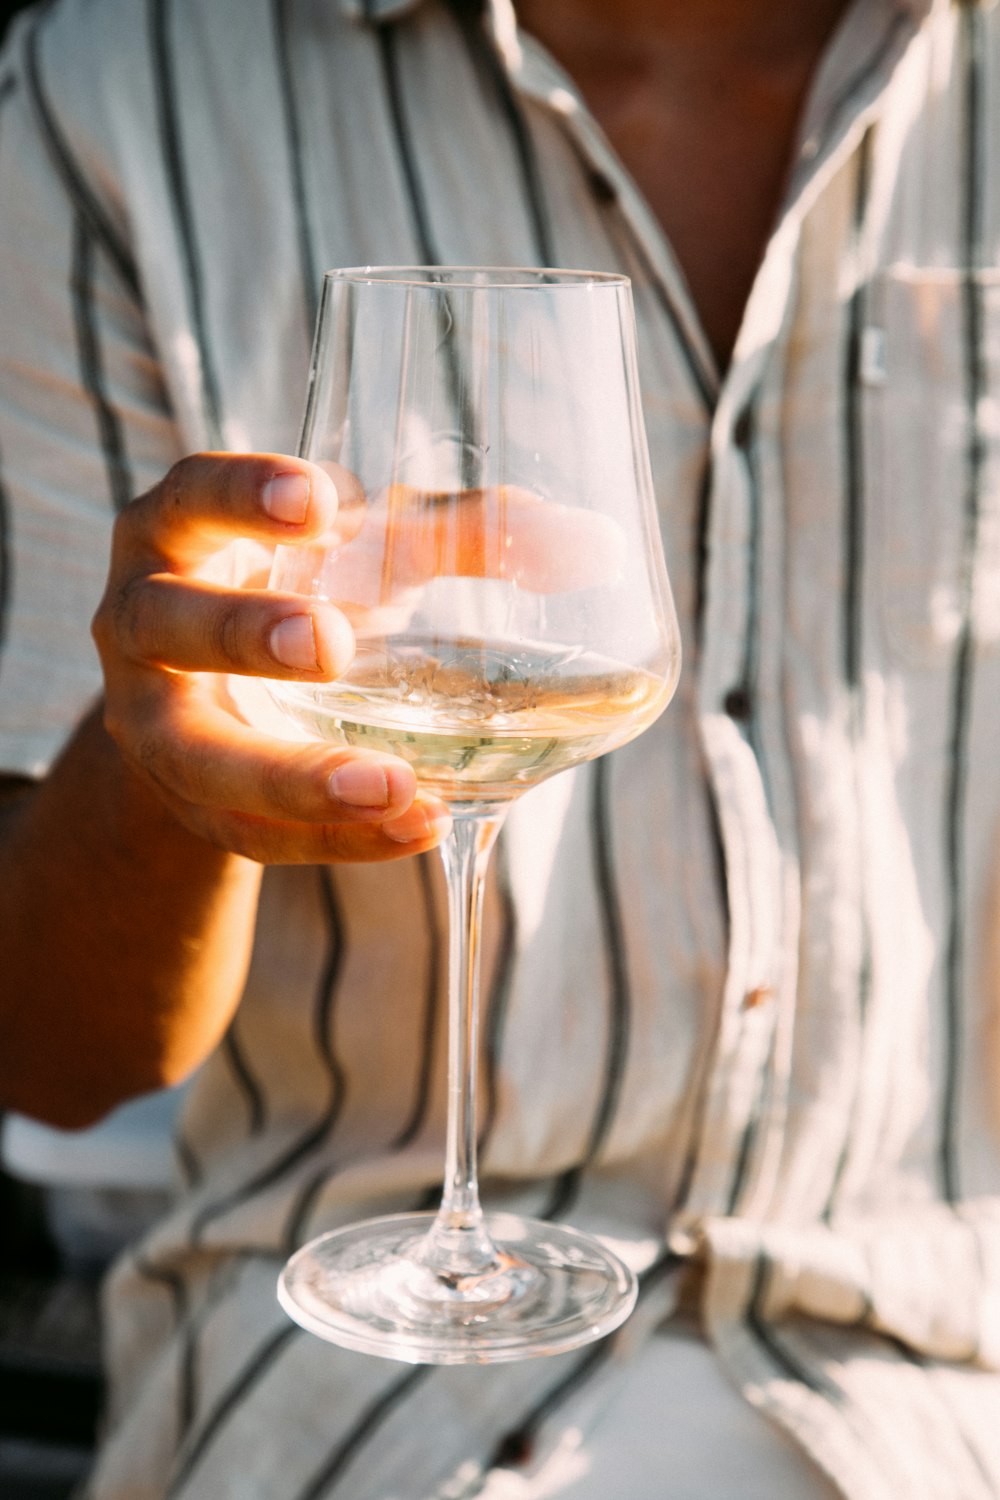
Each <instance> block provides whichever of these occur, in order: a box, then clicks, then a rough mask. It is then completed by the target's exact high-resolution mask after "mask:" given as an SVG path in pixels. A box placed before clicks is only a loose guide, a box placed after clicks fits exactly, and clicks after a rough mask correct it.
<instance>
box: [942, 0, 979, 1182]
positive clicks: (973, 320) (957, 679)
mask: <svg viewBox="0 0 1000 1500" xmlns="http://www.w3.org/2000/svg"><path fill="white" fill-rule="evenodd" d="M959 24H960V37H961V55H962V64H961V66H962V69H963V88H964V118H963V140H962V161H961V164H960V165H961V183H962V222H961V224H960V226H959V235H960V253H961V264H962V265H963V266H964V267H965V275H964V277H963V281H962V289H961V290H962V336H963V342H964V346H965V410H966V418H965V420H966V453H965V471H966V472H965V496H964V506H963V509H964V539H963V557H962V593H963V598H962V627H961V632H960V635H959V639H958V644H957V647H956V652H955V661H954V667H953V671H952V684H951V744H950V754H949V774H948V784H947V788H946V794H945V850H944V857H945V873H946V876H947V897H946V900H947V905H948V916H947V923H948V930H947V940H946V946H945V996H944V1001H945V1017H944V1020H945V1038H944V1052H945V1055H944V1083H943V1090H942V1104H941V1116H942V1118H941V1147H940V1174H941V1188H942V1192H943V1193H944V1196H945V1197H946V1198H947V1200H948V1201H949V1202H950V1203H954V1202H956V1201H957V1199H958V1198H959V1196H960V1192H961V1184H960V1170H959V1157H958V1140H957V1135H958V1114H959V1108H960V1102H961V1101H960V1073H961V1063H962V1059H961V1016H962V999H963V988H964V984H965V935H964V930H963V924H964V919H965V818H966V791H967V779H968V756H969V730H970V718H971V712H972V691H973V675H974V670H975V645H974V637H973V604H974V590H975V567H976V550H977V545H978V539H979V510H980V500H981V494H980V491H981V485H982V468H983V459H984V438H983V433H982V430H981V427H980V416H979V407H980V403H981V401H982V398H983V396H984V395H985V393H986V387H987V382H986V367H985V359H984V350H983V311H982V291H981V288H980V286H979V281H978V276H977V272H978V270H979V268H980V267H981V265H982V263H983V243H982V241H983V227H982V215H983V201H984V194H985V187H986V182H985V176H984V166H985V162H984V151H983V144H984V142H983V122H982V108H983V100H982V90H983V79H982V69H983V58H982V37H981V30H980V28H981V24H982V23H981V17H980V15H979V13H978V11H977V9H976V7H975V6H974V5H973V4H971V3H968V0H963V4H962V7H961V15H960V23H959Z"/></svg>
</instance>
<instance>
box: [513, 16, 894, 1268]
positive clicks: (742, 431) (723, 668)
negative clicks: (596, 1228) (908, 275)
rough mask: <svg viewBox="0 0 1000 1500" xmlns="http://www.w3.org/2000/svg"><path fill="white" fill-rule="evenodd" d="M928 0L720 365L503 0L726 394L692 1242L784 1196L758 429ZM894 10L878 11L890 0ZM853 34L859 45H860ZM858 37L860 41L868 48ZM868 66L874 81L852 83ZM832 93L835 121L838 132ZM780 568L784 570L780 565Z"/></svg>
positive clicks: (846, 108)
mask: <svg viewBox="0 0 1000 1500" xmlns="http://www.w3.org/2000/svg"><path fill="white" fill-rule="evenodd" d="M917 9H919V6H916V5H915V6H913V7H910V6H906V5H898V6H897V5H893V4H892V3H891V0H887V3H886V4H884V5H882V6H872V7H868V8H867V10H866V9H865V7H863V6H858V7H857V15H856V17H855V18H854V24H855V25H856V26H857V27H858V37H859V44H860V46H861V48H862V49H863V55H865V56H868V57H869V58H870V62H871V67H870V69H868V70H867V72H866V71H865V70H864V68H863V67H860V66H856V67H855V69H854V71H853V72H852V73H851V74H850V75H849V76H848V77H843V78H838V77H837V76H836V75H834V76H833V77H830V76H828V77H826V78H825V79H824V80H823V82H824V97H823V99H821V100H820V101H819V104H818V105H817V104H816V103H815V102H814V107H813V108H812V109H811V110H810V112H809V116H808V119H807V129H806V130H805V131H804V132H803V138H802V140H801V144H800V149H799V155H798V158H797V161H796V163H795V166H794V169H793V173H792V179H791V184H792V185H791V190H790V195H789V199H788V201H787V203H786V206H785V209H784V212H783V214H782V216H781V219H780V221H779V224H778V226H777V228H776V230H775V232H774V234H773V236H772V238H771V241H770V243H769V245H768V247H767V250H766V253H765V256H764V259H763V262H762V265H761V267H760V270H759V272H758V275H757V278H756V280H755V283H754V286H753V289H752V292H751V295H750V298H749V301H748V304H747V308H746V312H745V316H744V321H743V324H742V327H741V330H740V334H739V338H738V341H737V345H736V348H735V351H734V355H733V359H732V362H731V365H730V368H729V370H728V371H727V373H726V376H725V378H724V380H722V381H721V382H720V380H719V378H718V375H717V372H716V370H715V367H714V362H713V359H712V355H711V353H710V351H709V348H708V345H707V340H706V338H705V335H704V332H703V329H702V328H701V324H700V320H699V319H698V316H697V313H696V311H695V309H694V307H693V304H692V301H691V298H690V295H689V293H688V290H687V287H686V284H685V282H684V278H683V276H682V274H681V273H680V270H679V268H678V266H677V263H676V261H675V259H674V257H673V254H672V252H671V250H670V247H669V245H668V244H667V242H666V240H665V237H664V235H663V233H662V231H661V230H660V228H659V225H658V224H657V222H656V221H655V219H654V218H653V216H652V214H651V213H650V211H649V209H648V207H647V206H646V204H645V202H644V201H643V199H642V198H641V195H639V194H638V192H637V191H636V189H635V187H634V185H633V184H632V182H631V181H630V179H629V178H628V176H627V174H625V173H624V172H623V171H622V169H621V166H620V164H619V163H618V161H617V159H616V158H615V156H614V154H613V153H612V152H611V150H610V148H609V147H608V144H607V142H606V141H605V139H604V137H603V135H602V133H601V132H600V130H599V128H598V127H597V126H596V124H595V123H594V122H593V121H592V120H591V119H590V117H589V116H588V114H587V113H586V110H585V108H584V106H583V103H582V101H581V100H580V98H579V96H578V95H577V94H576V93H575V91H574V90H573V89H572V86H571V85H570V84H569V82H568V80H564V79H563V78H561V76H559V75H558V74H557V73H556V72H555V70H554V69H553V68H552V67H551V65H550V64H549V63H548V61H547V60H545V59H544V58H542V57H540V56H539V54H538V53H537V52H536V51H535V49H533V48H530V49H529V48H527V47H524V48H522V46H521V44H520V42H519V41H518V39H517V36H516V32H515V31H514V29H513V25H512V15H511V13H510V8H509V5H508V4H507V0H498V3H495V4H494V16H495V18H496V19H495V27H494V29H495V35H496V37H497V40H498V42H499V44H500V47H501V51H502V52H504V54H505V60H506V63H507V66H508V70H509V72H510V74H511V78H512V81H513V83H514V85H515V87H516V88H517V89H518V90H519V92H520V93H521V94H522V95H523V96H525V97H528V98H531V99H533V100H535V101H536V102H537V103H540V104H541V105H543V106H544V107H546V108H548V109H550V110H551V111H553V112H554V113H555V114H556V115H558V117H559V118H560V121H561V124H562V127H563V129H564V130H565V131H566V132H567V133H568V134H570V135H571V136H572V140H573V144H574V146H575V148H576V150H577V152H578V154H579V155H580V157H581V159H582V160H584V161H585V162H586V163H588V164H589V165H590V167H591V168H592V169H593V172H594V174H595V177H596V178H597V179H598V180H600V179H601V178H603V179H605V180H606V181H607V182H608V183H610V184H611V188H612V189H613V192H614V194H615V196H616V199H617V203H616V208H617V211H619V212H620V213H621V214H622V215H623V217H624V219H625V220H627V222H628V224H629V227H630V231H631V233H632V235H633V236H634V237H635V239H636V241H637V242H638V243H639V245H641V247H642V249H643V251H644V254H645V257H646V258H647V260H648V263H649V264H650V266H651V267H652V268H653V270H654V272H655V274H656V275H658V276H659V277H661V278H662V281H663V284H664V287H665V289H666V291H667V294H668V295H669V297H670V298H671V300H672V304H673V308H674V311H675V314H676V328H677V333H678V336H679V337H680V338H681V339H683V340H685V341H686V343H687V347H688V356H689V358H688V365H689V367H690V368H691V369H692V371H693V374H692V379H691V383H692V387H697V388H698V393H699V394H700V395H701V396H702V397H703V398H704V396H705V394H706V392H707V393H708V396H709V400H710V402H711V403H712V404H711V405H710V406H709V409H708V411H707V413H706V426H707V442H708V445H709V447H710V454H711V466H710V474H711V480H710V489H709V496H708V506H707V533H706V547H705V556H706V564H705V577H704V580H703V587H702V591H701V592H702V599H703V607H702V617H701V620H700V622H699V623H700V633H699V652H698V656H697V659H696V660H694V661H692V660H690V659H689V660H688V662H687V663H686V670H688V671H695V672H696V673H697V700H698V707H699V729H700V734H701V738H702V746H703V751H704V762H705V766H706V773H707V776H708V779H709V783H710V787H711V793H712V797H713V800H714V803H715V807H716V811H717V815H718V824H719V830H720V836H721V842H722V848H723V856H724V863H725V872H726V899H727V902H728V928H729V949H728V969H727V978H726V983H725V986H724V992H723V996H722V1002H721V1008H720V1013H719V1017H718V1025H717V1029H716V1034H715V1037H714V1041H713V1045H712V1048H711V1052H710V1056H709V1058H708V1062H707V1066H706V1071H705V1073H704V1075H703V1077H702V1080H701V1094H702V1103H701V1108H700V1110H699V1111H698V1112H697V1114H698V1120H697V1124H696V1125H695V1127H694V1128H695V1135H696V1139H694V1140H693V1141H692V1143H691V1148H692V1151H693V1153H694V1168H693V1171H692V1172H691V1174H690V1176H689V1180H688V1183H687V1187H686V1191H685V1195H684V1201H683V1204H682V1205H681V1206H680V1208H679V1209H678V1210H677V1212H676V1213H675V1214H674V1216H673V1220H672V1224H671V1235H672V1238H673V1239H674V1240H675V1242H676V1244H677V1245H678V1247H679V1248H681V1249H683V1248H684V1247H685V1245H687V1244H689V1243H690V1242H691V1241H692V1239H697V1237H698V1233H699V1229H698V1226H699V1224H700V1223H701V1222H702V1221H703V1219H704V1218H705V1217H706V1216H715V1215H719V1214H728V1213H733V1212H736V1211H740V1212H741V1213H750V1214H752V1215H754V1216H757V1215H760V1214H763V1213H765V1212H766V1209H767V1204H768V1201H769V1198H770V1196H771V1192H772V1190H773V1187H774V1185H775V1183H776V1181H777V1177H778V1172H779V1169H780V1158H781V1149H782V1125H783V1121H784V1118H785V1114H786V1108H787V1086H788V1082H789V1073H790V1061H789V1059H790V1047H791V1033H792V1028H793V1024H794V1009H795V993H796V981H797V965H796V957H797V942H798V927H799V910H798V889H799V872H798V849H797V838H796V830H795V820H794V807H793V805H792V796H791V790H792V772H793V768H792V765H791V762H790V759H789V757H788V753H787V741H786V739H785V736H784V728H783V725H782V723H781V694H780V683H779V682H777V681H776V680H771V681H764V680H762V677H761V672H762V670H763V669H764V663H762V662H761V660H760V641H759V639H757V638H756V637H757V635H758V634H759V612H760V610H761V609H762V608H764V607H766V608H767V609H768V610H769V611H773V610H774V609H775V608H779V609H780V608H781V600H780V597H779V598H777V599H776V598H774V597H773V596H769V597H768V599H767V601H766V606H765V604H764V600H763V598H762V597H761V592H760V590H761V578H762V574H763V571H764V562H765V559H764V557H763V548H764V547H765V546H767V547H769V548H775V547H780V546H781V545H782V540H781V538H782V526H783V524H784V517H783V515H782V496H781V493H780V488H779V487H775V486H767V485H764V484H762V483H761V482H760V475H759V469H758V466H757V457H758V452H757V450H758V445H759V444H766V443H768V442H772V443H773V442H774V441H775V440H776V438H777V428H778V426H779V425H780V417H779V415H778V414H779V413H780V408H781V372H780V368H778V366H779V365H780V360H779V359H776V357H775V356H776V353H778V351H780V349H781V348H782V347H783V343H784V338H785V335H786V334H787V324H788V321H789V319H790V318H791V317H792V315H793V302H794V283H795V273H796V255H797V248H798V241H799V233H800V229H801V225H802V222H803V220H804V218H805V215H806V213H807V212H808V211H809V209H810V208H811V207H812V205H813V204H814V203H815V202H816V199H817V198H818V197H819V195H820V194H821V193H822V190H823V186H824V184H825V183H826V182H828V181H829V179H830V178H831V177H832V175H833V174H834V173H835V172H836V171H838V170H839V169H840V167H841V166H842V165H843V163H844V162H845V160H846V159H847V158H848V157H849V156H850V155H851V153H852V152H853V151H854V150H856V148H857V145H858V143H859V141H860V139H861V136H862V135H863V133H864V130H865V129H866V127H867V124H868V123H869V122H870V119H871V117H872V116H873V115H874V113H875V112H876V111H877V109H878V106H879V100H880V97H881V95H882V94H883V93H884V90H885V87H886V83H887V80H888V78H889V76H890V74H891V71H892V67H893V65H894V63H895V62H896V61H897V60H898V57H899V56H900V54H901V52H902V51H903V49H904V46H905V44H906V40H907V37H908V36H911V35H912V29H913V24H914V19H915V17H914V11H915V10H917ZM876 12H878V14H876ZM907 21H908V22H909V25H907V24H906V23H907ZM849 50H850V49H845V48H843V47H842V48H841V51H842V52H845V53H846V52H848V51H849ZM856 56H857V52H856V51H855V58H856ZM852 79H853V81H854V84H855V88H856V93H855V95H854V97H853V98H851V99H850V100H848V94H847V85H848V84H849V83H850V82H851V80H852ZM824 101H825V107H826V116H827V126H828V129H827V131H826V133H825V134H824V130H823V113H824V109H823V106H824ZM772 571H773V570H772Z"/></svg>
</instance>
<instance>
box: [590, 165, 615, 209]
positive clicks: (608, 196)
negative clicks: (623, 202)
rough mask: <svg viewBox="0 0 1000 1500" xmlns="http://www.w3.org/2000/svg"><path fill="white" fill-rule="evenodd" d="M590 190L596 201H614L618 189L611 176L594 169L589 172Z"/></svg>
mask: <svg viewBox="0 0 1000 1500" xmlns="http://www.w3.org/2000/svg"><path fill="white" fill-rule="evenodd" d="M590 191H591V192H592V193H593V195H594V197H595V198H596V199H597V201H598V203H614V202H615V200H616V199H617V197H618V189H617V188H616V187H615V185H614V183H613V182H612V181H611V178H610V177H608V176H607V175H606V174H605V173H604V172H599V171H597V170H596V169H595V170H594V171H593V172H591V174H590Z"/></svg>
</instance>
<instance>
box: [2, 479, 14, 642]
mask: <svg viewBox="0 0 1000 1500" xmlns="http://www.w3.org/2000/svg"><path fill="white" fill-rule="evenodd" d="M10 514H11V512H10V500H9V498H8V495H7V486H6V485H5V484H4V480H3V455H2V454H0V651H2V649H3V646H4V644H5V643H6V640H7V630H8V627H9V624H10V619H9V616H10V601H11V597H12V595H13V582H14V578H13V571H14V570H13V564H12V552H13V549H12V547H11V542H10V532H11V525H10Z"/></svg>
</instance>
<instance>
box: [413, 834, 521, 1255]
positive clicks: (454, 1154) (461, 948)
mask: <svg viewBox="0 0 1000 1500" xmlns="http://www.w3.org/2000/svg"><path fill="white" fill-rule="evenodd" d="M506 810H507V809H506V807H500V808H499V809H493V808H491V809H490V811H489V812H488V813H483V812H482V811H479V810H476V811H469V812H466V811H464V810H461V811H458V812H455V810H454V809H452V812H453V814H454V823H453V826H452V831H451V833H450V834H449V836H448V838H447V839H446V840H445V841H444V843H443V844H442V845H441V859H442V863H443V864H444V871H445V876H446V878H447V882H448V921H449V949H448V1013H449V1014H448V1024H449V1030H448V1136H447V1144H446V1146H445V1175H444V1193H443V1196H442V1199H441V1207H440V1209H439V1211H438V1215H437V1218H436V1220H435V1222H434V1225H433V1227H432V1229H431V1231H430V1234H429V1235H428V1237H427V1240H426V1241H425V1244H424V1247H423V1250H422V1253H421V1259H422V1260H423V1262H424V1264H425V1265H428V1266H432V1267H433V1268H434V1269H435V1270H436V1271H437V1272H438V1273H439V1274H441V1275H444V1276H447V1277H458V1278H461V1277H465V1276H481V1275H483V1274H485V1273H488V1272H489V1271H491V1270H495V1269H497V1268H498V1266H499V1264H500V1262H499V1258H498V1255H497V1251H496V1248H495V1246H494V1245H493V1243H492V1241H491V1239H490V1237H489V1235H488V1233H487V1231H486V1225H485V1222H484V1219H483V1211H482V1208H481V1207H480V1204H479V1187H478V1183H477V1177H476V1080H477V1074H478V1061H479V1053H478V1044H479V971H480V953H481V950H480V930H481V926H482V914H483V894H484V891H485V889H486V870H487V867H488V865H489V859H490V854H491V852H492V849H493V845H494V843H495V842H496V837H497V834H498V833H499V832H500V825H501V824H502V822H503V819H504V814H505V813H506Z"/></svg>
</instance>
